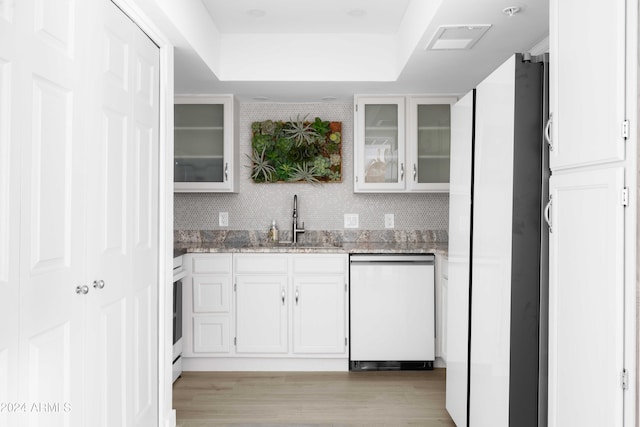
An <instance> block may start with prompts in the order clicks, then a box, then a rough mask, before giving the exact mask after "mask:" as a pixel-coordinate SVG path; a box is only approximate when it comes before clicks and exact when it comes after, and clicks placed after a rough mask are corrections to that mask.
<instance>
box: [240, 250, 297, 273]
mask: <svg viewBox="0 0 640 427" xmlns="http://www.w3.org/2000/svg"><path fill="white" fill-rule="evenodd" d="M287 260H288V258H287V256H282V255H244V254H240V255H235V256H234V262H235V267H236V268H235V272H236V273H239V274H242V273H264V274H286V273H287V270H288V267H287V264H288V262H287Z"/></svg>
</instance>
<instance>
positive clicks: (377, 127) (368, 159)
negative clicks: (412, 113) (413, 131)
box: [354, 97, 405, 192]
mask: <svg viewBox="0 0 640 427" xmlns="http://www.w3.org/2000/svg"><path fill="white" fill-rule="evenodd" d="M404 105H405V101H404V97H380V98H373V97H356V103H355V108H356V112H355V115H356V125H355V132H354V140H355V145H354V146H355V155H354V160H355V167H354V173H355V176H354V186H355V187H354V188H355V191H356V192H378V191H380V192H384V191H392V192H398V191H404V187H405V186H404V174H405V165H404V148H405V144H404V140H405V137H404Z"/></svg>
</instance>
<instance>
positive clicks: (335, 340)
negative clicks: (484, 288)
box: [292, 254, 348, 354]
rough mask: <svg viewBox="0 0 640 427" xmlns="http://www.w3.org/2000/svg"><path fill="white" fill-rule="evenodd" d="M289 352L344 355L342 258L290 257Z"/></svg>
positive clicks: (344, 265) (344, 306)
mask: <svg viewBox="0 0 640 427" xmlns="http://www.w3.org/2000/svg"><path fill="white" fill-rule="evenodd" d="M292 261H293V266H292V268H293V296H294V301H293V304H294V305H293V352H294V353H297V354H304V353H307V354H310V353H316V354H318V353H322V354H344V353H345V351H346V344H347V343H346V337H347V335H346V333H347V329H346V325H347V322H346V316H347V314H346V306H347V304H346V299H347V298H346V295H347V291H348V289H347V281H346V276H345V275H346V271H347V264H346V257H345V256H344V255H325V254H322V255H294V256H292Z"/></svg>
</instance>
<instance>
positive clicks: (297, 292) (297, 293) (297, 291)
mask: <svg viewBox="0 0 640 427" xmlns="http://www.w3.org/2000/svg"><path fill="white" fill-rule="evenodd" d="M299 296H300V294H299V289H298V288H297V287H296V305H298V297H299Z"/></svg>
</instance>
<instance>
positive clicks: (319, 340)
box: [183, 253, 349, 371]
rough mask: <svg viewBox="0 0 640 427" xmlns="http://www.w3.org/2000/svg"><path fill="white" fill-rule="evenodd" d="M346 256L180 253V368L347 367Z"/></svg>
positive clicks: (301, 368) (322, 368)
mask: <svg viewBox="0 0 640 427" xmlns="http://www.w3.org/2000/svg"><path fill="white" fill-rule="evenodd" d="M347 261H348V255H347V254H294V253H234V254H228V253H227V254H224V253H206V254H187V255H185V263H186V264H187V272H188V274H187V277H186V278H185V279H184V283H188V284H189V286H184V287H183V301H184V303H183V325H184V326H183V328H184V330H183V342H184V350H183V363H184V367H185V370H187V371H189V370H211V369H221V370H272V369H276V370H282V369H293V370H324V369H326V370H336V369H338V370H341V369H344V370H346V369H347V367H348V366H347V364H348V361H347V348H348V347H347V337H348V330H349V328H348V321H347V318H348V309H347V307H348V262H347ZM341 361H344V362H343V363H342V364H341V363H340V362H341Z"/></svg>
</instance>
